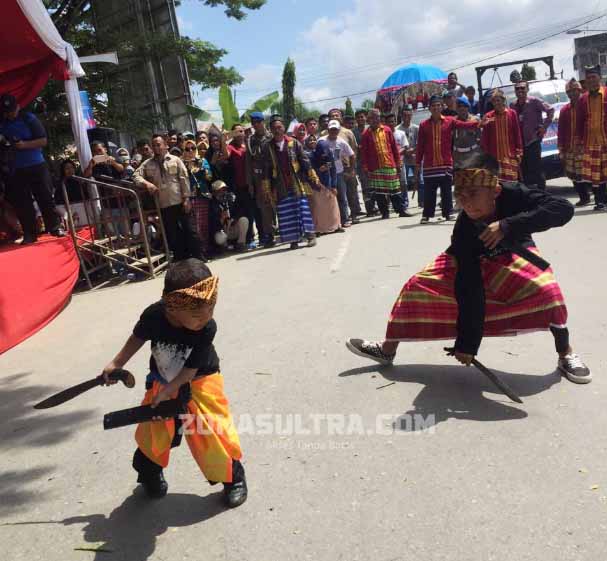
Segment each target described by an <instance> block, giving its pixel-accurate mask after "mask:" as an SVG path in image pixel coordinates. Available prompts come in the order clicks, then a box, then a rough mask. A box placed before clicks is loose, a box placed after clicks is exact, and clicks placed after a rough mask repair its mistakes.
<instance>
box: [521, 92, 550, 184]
mask: <svg viewBox="0 0 607 561" xmlns="http://www.w3.org/2000/svg"><path fill="white" fill-rule="evenodd" d="M528 92H529V85H528V84H527V82H523V81H521V82H519V83H518V84H516V85H515V86H514V93H515V94H516V101H515V102H512V103H511V104H510V108H511V109H514V111H516V113H517V115H518V118H519V122H520V126H521V133H522V135H523V159H522V160H521V174H522V175H523V183H525V184H526V185H527V186H529V187H531V186H535V187H538V188H539V189H545V188H546V177H545V176H544V170H543V169H542V139H543V138H544V135H545V134H546V130H547V129H548V127H549V126H550V123H552V119H553V118H554V107H550V105H548V104H547V103H546V102H545V101H542V100H541V99H538V98H537V97H533V96H530V95H527V94H528ZM544 113H546V118H544Z"/></svg>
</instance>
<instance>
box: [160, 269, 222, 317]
mask: <svg viewBox="0 0 607 561" xmlns="http://www.w3.org/2000/svg"><path fill="white" fill-rule="evenodd" d="M218 284H219V277H208V278H206V279H204V280H202V281H200V282H199V283H196V284H195V285H194V286H190V287H189V288H180V289H179V290H174V291H173V292H167V293H166V294H164V295H163V296H162V301H163V302H164V306H165V308H166V309H167V310H168V311H170V312H182V311H188V310H195V309H197V308H199V307H200V306H203V305H214V304H215V303H216V302H217V290H218Z"/></svg>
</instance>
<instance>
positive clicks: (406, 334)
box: [386, 248, 567, 341]
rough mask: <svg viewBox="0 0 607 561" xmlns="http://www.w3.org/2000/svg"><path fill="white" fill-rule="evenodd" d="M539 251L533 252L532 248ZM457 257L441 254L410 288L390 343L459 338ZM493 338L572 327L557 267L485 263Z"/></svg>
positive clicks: (507, 260) (398, 306) (516, 261)
mask: <svg viewBox="0 0 607 561" xmlns="http://www.w3.org/2000/svg"><path fill="white" fill-rule="evenodd" d="M532 249H533V248H532ZM456 267H457V265H456V261H455V258H454V257H453V256H451V255H448V254H447V253H441V254H440V255H439V256H438V257H437V258H436V260H435V261H433V262H432V263H430V264H429V265H428V266H427V267H426V268H425V269H424V270H423V271H421V272H420V273H417V274H416V275H414V276H413V277H412V278H411V279H410V280H409V281H408V282H407V284H405V286H404V287H403V289H402V290H401V293H400V295H399V297H398V299H397V300H396V303H395V304H394V307H393V308H392V313H391V314H390V319H389V321H388V329H387V332H386V340H388V341H411V340H432V339H434V340H436V339H454V338H455V337H456V336H457V331H456V323H457V315H458V305H457V301H456V299H455V274H456V271H457V269H456ZM481 271H482V276H483V281H484V282H483V284H484V286H485V295H486V298H485V328H484V335H485V336H487V337H497V336H512V335H516V334H517V333H519V332H524V331H541V330H545V329H548V328H549V327H550V326H557V327H563V326H565V325H566V323H567V308H566V307H565V301H564V298H563V295H562V293H561V289H560V288H559V285H558V284H557V282H556V280H555V279H554V275H553V274H552V271H551V269H548V270H547V271H541V270H540V269H538V268H537V267H535V266H534V265H532V264H531V263H529V262H527V261H526V260H525V259H523V258H522V257H518V256H517V255H511V254H504V255H500V256H498V257H496V258H493V259H481Z"/></svg>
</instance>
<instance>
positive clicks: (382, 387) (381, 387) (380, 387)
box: [375, 382, 396, 390]
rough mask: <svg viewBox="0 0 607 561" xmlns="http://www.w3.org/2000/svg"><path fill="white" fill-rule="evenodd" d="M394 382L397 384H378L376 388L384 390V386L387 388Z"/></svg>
mask: <svg viewBox="0 0 607 561" xmlns="http://www.w3.org/2000/svg"><path fill="white" fill-rule="evenodd" d="M394 384H396V382H390V383H389V384H385V385H384V386H378V387H377V388H375V389H376V390H383V389H384V388H387V387H389V386H393V385H394Z"/></svg>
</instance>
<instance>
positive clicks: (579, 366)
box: [559, 353, 592, 384]
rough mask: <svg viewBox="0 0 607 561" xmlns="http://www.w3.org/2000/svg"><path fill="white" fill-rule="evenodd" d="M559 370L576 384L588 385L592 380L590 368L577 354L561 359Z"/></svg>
mask: <svg viewBox="0 0 607 561" xmlns="http://www.w3.org/2000/svg"><path fill="white" fill-rule="evenodd" d="M559 370H560V371H561V372H562V373H563V375H564V376H565V378H567V380H569V381H570V382H573V383H574V384H588V383H589V382H590V381H591V380H592V374H591V373H590V368H588V367H587V366H586V365H585V364H584V363H583V362H582V359H581V358H580V357H579V356H578V355H576V354H575V353H572V354H570V355H567V356H564V357H562V358H559Z"/></svg>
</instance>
